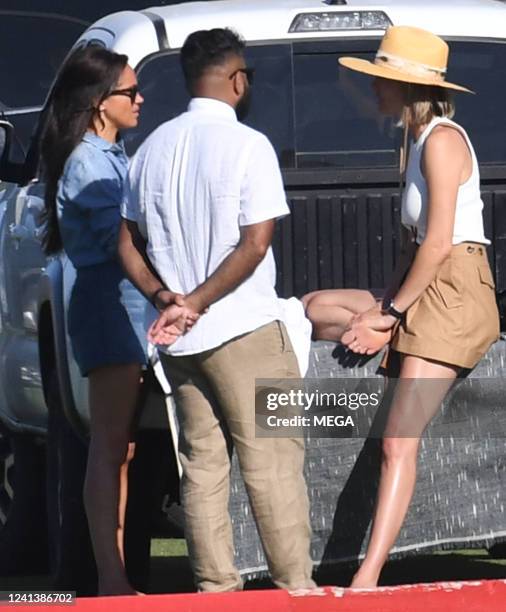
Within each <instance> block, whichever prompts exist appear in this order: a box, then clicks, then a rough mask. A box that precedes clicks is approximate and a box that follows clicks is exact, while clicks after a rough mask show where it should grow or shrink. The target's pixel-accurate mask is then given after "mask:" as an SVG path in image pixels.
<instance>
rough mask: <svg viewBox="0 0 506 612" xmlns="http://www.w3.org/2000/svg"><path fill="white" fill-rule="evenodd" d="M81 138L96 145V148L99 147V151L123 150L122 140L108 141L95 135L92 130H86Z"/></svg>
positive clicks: (115, 151)
mask: <svg viewBox="0 0 506 612" xmlns="http://www.w3.org/2000/svg"><path fill="white" fill-rule="evenodd" d="M83 140H84V141H85V142H88V143H89V144H91V145H93V146H94V147H97V149H100V150H101V151H113V152H114V153H117V152H123V151H124V147H123V142H122V141H121V140H119V141H118V142H109V141H108V140H106V139H105V138H102V137H101V136H97V135H96V134H94V133H93V132H89V131H87V132H86V133H85V134H84V136H83Z"/></svg>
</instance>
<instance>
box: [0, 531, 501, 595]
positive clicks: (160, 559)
mask: <svg viewBox="0 0 506 612" xmlns="http://www.w3.org/2000/svg"><path fill="white" fill-rule="evenodd" d="M355 569H356V565H354V564H349V565H342V566H337V567H333V568H322V569H320V570H318V572H317V576H316V579H317V582H318V583H319V584H321V585H330V584H337V585H339V586H347V585H348V584H349V582H350V580H351V577H352V575H353V572H354V571H355ZM494 578H496V579H498V578H502V579H504V578H506V558H499V559H495V558H493V557H492V556H490V555H489V553H488V552H487V551H486V550H484V549H463V550H456V551H444V552H437V553H431V554H418V555H416V556H415V555H413V556H410V557H407V558H405V559H400V560H395V561H390V562H389V563H387V565H386V567H385V569H384V571H383V574H382V580H381V583H382V584H385V585H389V584H410V583H418V582H437V581H448V580H477V579H494ZM269 587H272V584H271V582H270V581H269V580H268V579H265V580H258V581H255V582H253V583H249V584H248V585H247V586H246V588H248V589H258V588H269ZM44 588H50V583H49V578H48V576H10V577H4V578H2V577H0V589H2V590H5V589H18V590H23V589H25V590H26V589H32V590H33V589H44ZM194 590H195V588H194V586H193V580H192V573H191V568H190V563H189V560H188V549H187V546H186V542H185V540H183V539H161V538H159V539H153V540H152V541H151V573H150V585H149V589H148V591H149V592H150V593H178V592H192V591H194Z"/></svg>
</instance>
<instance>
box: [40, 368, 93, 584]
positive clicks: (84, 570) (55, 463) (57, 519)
mask: <svg viewBox="0 0 506 612" xmlns="http://www.w3.org/2000/svg"><path fill="white" fill-rule="evenodd" d="M48 411H49V420H48V440H47V477H46V490H47V516H48V540H49V562H50V571H51V575H52V579H53V584H54V586H55V588H58V589H63V590H67V589H68V590H72V591H77V593H78V595H94V594H96V591H97V574H96V566H95V561H94V558H93V550H92V547H91V541H90V535H89V531H88V522H87V520H86V514H85V510H84V502H83V484H84V476H85V472H86V460H87V454H88V450H87V444H86V442H85V441H84V440H83V439H81V438H80V437H79V436H78V435H77V434H76V432H75V431H74V430H73V429H72V427H71V426H70V424H69V423H68V421H67V419H66V418H65V415H64V413H63V410H62V404H61V396H60V392H59V385H58V379H57V377H56V375H53V376H52V378H51V381H50V386H49V392H48Z"/></svg>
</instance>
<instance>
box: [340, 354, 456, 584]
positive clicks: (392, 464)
mask: <svg viewBox="0 0 506 612" xmlns="http://www.w3.org/2000/svg"><path fill="white" fill-rule="evenodd" d="M457 371H458V370H457V369H456V368H454V367H453V366H449V365H445V364H441V363H436V362H433V361H428V360H426V359H422V358H420V357H414V356H412V355H406V356H405V357H404V358H403V361H402V366H401V373H400V381H399V383H398V387H397V389H396V392H395V396H394V399H393V401H392V407H391V410H390V414H389V417H388V421H387V425H386V430H385V437H384V439H383V457H382V462H381V476H380V484H379V491H378V498H377V501H376V509H375V513H374V519H373V524H372V530H371V538H370V540H369V545H368V547H367V553H366V556H365V559H364V561H363V562H362V565H361V566H360V568H359V570H358V571H357V573H356V574H355V576H354V577H353V581H352V583H351V586H352V587H353V588H372V587H375V586H376V585H377V583H378V579H379V575H380V572H381V569H382V567H383V565H384V563H385V561H386V560H387V558H388V554H389V552H390V549H391V548H392V546H393V545H394V543H395V541H396V539H397V536H398V534H399V531H400V529H401V527H402V524H403V522H404V519H405V517H406V513H407V511H408V507H409V503H410V501H411V498H412V496H413V492H414V489H415V482H416V464H417V456H418V447H419V444H420V438H421V436H422V434H423V431H424V429H425V427H426V426H427V424H428V423H429V422H430V420H431V419H432V417H433V416H434V415H435V414H436V412H437V411H438V409H439V407H440V405H441V402H442V401H443V399H444V397H445V395H446V394H447V392H448V390H449V389H450V387H451V385H452V384H453V382H454V380H455V378H456V375H457ZM417 379H418V380H417Z"/></svg>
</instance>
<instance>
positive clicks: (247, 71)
mask: <svg viewBox="0 0 506 612" xmlns="http://www.w3.org/2000/svg"><path fill="white" fill-rule="evenodd" d="M238 72H242V73H243V74H245V75H246V76H247V77H248V83H249V84H250V85H253V78H254V76H255V69H254V68H238V69H237V70H234V72H232V74H231V75H230V76H229V77H228V78H229V79H233V78H234V77H235V75H236V74H237V73H238Z"/></svg>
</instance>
